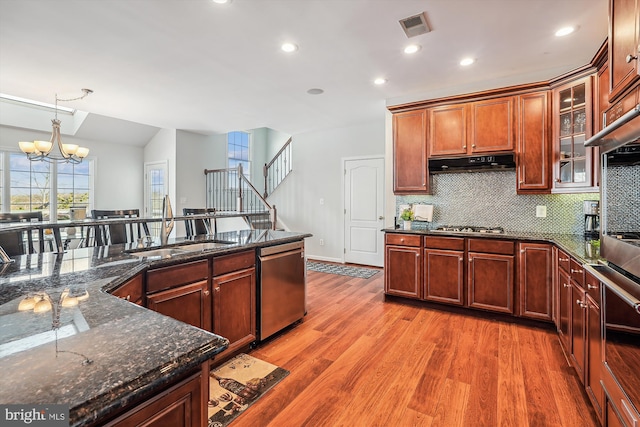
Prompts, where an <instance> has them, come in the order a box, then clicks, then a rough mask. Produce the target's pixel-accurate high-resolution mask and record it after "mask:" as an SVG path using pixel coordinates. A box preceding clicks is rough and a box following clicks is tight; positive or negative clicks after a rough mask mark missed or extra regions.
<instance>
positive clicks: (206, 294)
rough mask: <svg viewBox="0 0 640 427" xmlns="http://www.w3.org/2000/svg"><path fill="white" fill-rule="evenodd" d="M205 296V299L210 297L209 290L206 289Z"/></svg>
mask: <svg viewBox="0 0 640 427" xmlns="http://www.w3.org/2000/svg"><path fill="white" fill-rule="evenodd" d="M203 294H204V296H205V297H208V296H209V289H205V291H204V292H203Z"/></svg>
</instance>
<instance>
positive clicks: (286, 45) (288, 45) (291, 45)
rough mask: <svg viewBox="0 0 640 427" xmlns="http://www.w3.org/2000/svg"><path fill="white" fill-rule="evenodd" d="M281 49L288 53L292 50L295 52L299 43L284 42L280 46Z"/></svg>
mask: <svg viewBox="0 0 640 427" xmlns="http://www.w3.org/2000/svg"><path fill="white" fill-rule="evenodd" d="M280 49H282V50H283V51H285V52H287V53H291V52H295V51H296V50H298V45H296V44H294V43H283V44H282V46H280Z"/></svg>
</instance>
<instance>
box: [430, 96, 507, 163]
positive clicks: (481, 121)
mask: <svg viewBox="0 0 640 427" xmlns="http://www.w3.org/2000/svg"><path fill="white" fill-rule="evenodd" d="M514 118H515V113H514V97H511V96H510V97H503V98H494V99H488V100H483V101H476V102H471V103H466V104H456V105H445V106H439V107H434V108H431V109H430V110H429V156H430V157H431V156H450V155H471V154H481V153H494V152H501V151H513V149H514V147H515V126H514V123H515V121H514Z"/></svg>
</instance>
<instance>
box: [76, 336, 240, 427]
mask: <svg viewBox="0 0 640 427" xmlns="http://www.w3.org/2000/svg"><path fill="white" fill-rule="evenodd" d="M228 346H229V340H227V339H226V338H224V339H223V340H222V339H220V337H216V338H215V339H213V340H211V341H210V342H209V343H207V344H205V345H203V346H200V347H198V348H195V349H193V350H192V351H190V352H189V353H188V354H185V355H183V356H181V357H180V358H178V359H176V360H173V361H172V362H170V363H168V364H166V365H165V366H160V367H158V368H156V369H154V370H152V371H149V372H148V373H147V374H146V375H144V376H140V377H138V378H137V379H136V380H135V381H132V382H129V383H127V384H122V385H120V386H119V387H118V388H116V389H111V390H110V391H109V393H110V394H116V395H117V397H116V398H108V400H109V401H108V402H107V404H106V405H105V396H104V395H103V396H98V397H96V398H95V399H92V400H91V401H87V402H85V403H84V404H83V405H81V406H79V407H75V408H71V409H70V411H69V425H70V426H73V427H82V426H89V425H93V424H94V423H95V422H97V421H99V420H107V419H110V418H113V417H115V416H118V415H120V414H121V413H122V410H123V409H125V410H129V409H132V408H133V407H135V405H136V404H138V403H142V402H143V401H144V400H145V399H147V398H149V397H151V396H153V395H154V394H155V393H157V392H158V390H162V389H164V388H166V387H168V386H171V385H173V384H174V383H175V382H176V380H180V379H182V378H183V377H184V378H186V377H187V376H188V375H189V374H191V373H195V372H196V371H197V369H196V368H199V366H200V365H201V364H202V363H203V362H205V361H206V360H208V359H210V358H212V357H213V356H215V355H216V354H218V353H220V352H222V351H224V350H225V349H226V348H227V347H228ZM168 367H172V368H170V369H167V368H168Z"/></svg>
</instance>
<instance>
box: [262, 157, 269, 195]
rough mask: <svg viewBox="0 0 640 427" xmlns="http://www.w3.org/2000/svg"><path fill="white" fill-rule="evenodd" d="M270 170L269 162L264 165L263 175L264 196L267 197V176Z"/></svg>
mask: <svg viewBox="0 0 640 427" xmlns="http://www.w3.org/2000/svg"><path fill="white" fill-rule="evenodd" d="M267 171H268V167H267V164H266V163H265V164H264V166H263V167H262V175H263V176H264V198H265V199H266V198H267V196H268V194H267V176H268V175H269V173H268V172H267Z"/></svg>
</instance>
